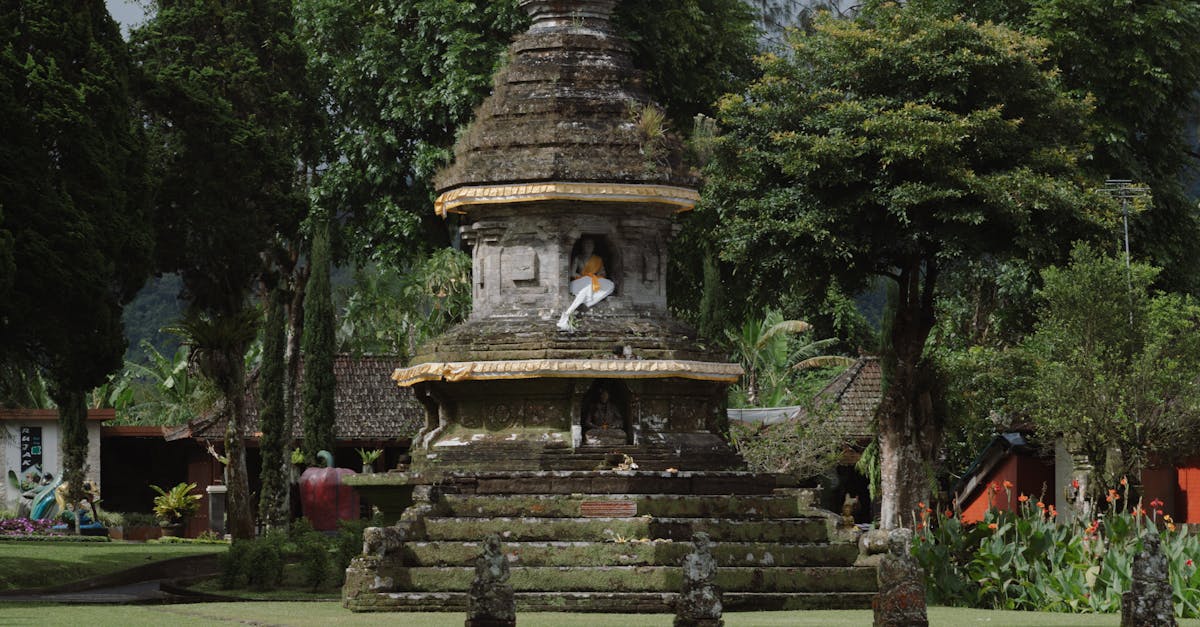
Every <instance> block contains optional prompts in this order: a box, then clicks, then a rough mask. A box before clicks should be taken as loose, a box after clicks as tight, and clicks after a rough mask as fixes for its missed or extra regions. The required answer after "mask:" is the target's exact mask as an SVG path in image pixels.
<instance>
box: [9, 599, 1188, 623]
mask: <svg viewBox="0 0 1200 627" xmlns="http://www.w3.org/2000/svg"><path fill="white" fill-rule="evenodd" d="M464 618H465V615H463V614H384V615H380V614H353V613H351V612H348V611H346V610H344V609H342V608H341V606H340V605H338V604H337V603H259V602H253V603H200V604H194V605H132V606H119V607H114V606H64V605H39V604H8V605H5V604H3V603H0V625H46V624H52V625H68V624H70V625H82V624H86V625H89V627H90V626H92V625H98V626H104V625H112V626H115V627H140V626H143V625H146V626H149V625H155V626H157V625H166V624H187V625H189V626H191V625H228V624H230V623H231V622H241V623H243V624H269V625H288V626H294V627H305V626H310V625H311V626H313V627H316V626H318V625H335V624H336V625H379V624H381V623H390V624H398V625H401V624H402V625H405V626H425V625H428V626H431V627H441V626H445V627H451V626H453V627H461V625H462V624H463V619H464ZM929 619H930V624H931V625H934V626H935V627H936V626H939V625H943V626H946V627H967V626H969V625H988V626H990V627H1004V626H1008V625H1014V626H1019V627H1057V626H1060V625H1061V626H1076V625H1078V626H1082V627H1088V626H1093V625H1096V626H1100V625H1109V626H1111V625H1118V624H1120V622H1121V620H1120V617H1119V616H1117V615H1115V614H1107V615H1081V614H1045V613H1038V612H994V611H986V610H964V609H958V608H945V607H935V608H931V609H930V611H929ZM671 622H672V617H671V616H669V615H665V614H649V615H631V614H519V615H518V616H517V624H519V625H524V626H528V627H535V626H544V627H558V626H562V627H591V626H597V627H602V626H606V625H609V626H612V627H651V626H666V625H670V624H671ZM725 624H726V625H729V626H730V627H775V626H779V627H783V626H784V625H787V626H793V625H796V626H801V627H803V626H805V625H811V626H814V627H815V626H821V627H838V626H842V625H845V626H854V627H861V626H863V625H870V624H871V612H870V611H868V610H854V611H810V612H755V613H736V614H726V615H725ZM1180 625H1181V626H1184V627H1200V620H1186V621H1181V622H1180Z"/></svg>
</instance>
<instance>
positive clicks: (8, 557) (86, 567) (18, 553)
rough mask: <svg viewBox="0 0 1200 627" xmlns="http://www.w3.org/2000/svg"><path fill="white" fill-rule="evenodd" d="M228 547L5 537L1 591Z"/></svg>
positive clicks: (1, 554) (0, 559)
mask: <svg viewBox="0 0 1200 627" xmlns="http://www.w3.org/2000/svg"><path fill="white" fill-rule="evenodd" d="M228 548H229V547H228V546H227V545H224V544H145V543H141V542H80V543H69V542H9V541H4V542H0V591H2V590H21V589H26V588H46V587H51V586H57V585H61V584H65V583H70V582H72V581H79V580H81V579H88V578H90V577H96V576H99V575H105V574H108V573H112V572H116V571H119V570H124V569H126V568H133V567H134V566H141V565H142V564H149V563H151V562H154V561H159V560H166V559H172V558H176V557H184V556H187V555H202V554H206V553H220V552H223V551H226V550H227V549H228ZM0 624H4V623H3V621H0Z"/></svg>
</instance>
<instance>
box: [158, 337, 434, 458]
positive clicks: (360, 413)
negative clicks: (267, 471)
mask: <svg viewBox="0 0 1200 627" xmlns="http://www.w3.org/2000/svg"><path fill="white" fill-rule="evenodd" d="M399 363H400V360H399V359H398V358H396V357H351V356H349V355H338V356H337V357H336V358H335V359H334V362H333V372H334V376H335V377H336V379H337V389H336V391H335V393H334V408H335V412H336V421H335V423H334V432H335V433H336V434H337V439H338V440H400V439H404V438H408V437H411V436H412V435H413V434H414V433H416V431H417V429H418V428H419V427H420V426H421V424H422V423H423V422H424V420H425V410H424V408H423V407H421V404H420V403H418V402H417V400H416V399H415V398H413V395H412V391H411V390H408V389H405V388H400V387H397V386H396V384H395V383H394V382H393V381H392V380H391V378H390V377H391V374H392V371H394V370H395V368H396V366H397V364H399ZM256 381H257V377H256V376H252V377H251V380H250V385H248V386H247V387H248V388H249V389H250V390H251V391H250V393H248V394H247V395H246V431H245V432H246V435H247V437H252V438H257V437H258V436H259V434H260V433H261V431H262V430H261V429H260V428H259V425H258V398H257V394H256V393H254V390H256V388H257V385H255V382H256ZM303 381H304V365H303V363H301V366H300V381H299V383H298V384H297V386H296V389H297V391H299V390H300V389H302V386H303ZM296 396H297V398H296V399H295V414H294V415H295V416H296V417H297V419H296V421H295V423H294V424H293V425H292V436H293V437H294V438H295V439H300V438H302V437H303V431H302V426H301V422H300V420H299V415H300V398H299V396H300V394H299V393H297V395H296ZM226 422H227V414H226V413H225V412H224V411H218V412H216V413H214V414H211V415H209V416H205V417H203V418H199V419H197V420H193V421H192V422H190V423H188V424H187V425H184V426H183V427H180V428H178V429H175V430H171V431H168V433H167V434H166V439H167V440H178V439H182V438H187V437H192V438H197V439H204V440H219V439H222V438H224V437H225V425H226Z"/></svg>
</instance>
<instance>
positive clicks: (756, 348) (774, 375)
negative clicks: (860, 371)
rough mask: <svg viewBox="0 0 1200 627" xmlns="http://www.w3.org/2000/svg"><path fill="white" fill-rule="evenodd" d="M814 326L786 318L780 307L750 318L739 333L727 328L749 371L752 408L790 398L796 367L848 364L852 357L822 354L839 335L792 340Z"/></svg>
mask: <svg viewBox="0 0 1200 627" xmlns="http://www.w3.org/2000/svg"><path fill="white" fill-rule="evenodd" d="M811 329H812V325H810V324H809V323H807V322H805V321H803V320H785V319H784V318H783V314H782V313H780V312H779V311H778V310H775V309H769V310H767V312H766V313H765V314H764V315H763V317H762V318H761V319H758V320H748V321H746V322H745V323H744V324H743V325H742V328H741V330H740V332H738V333H734V332H732V331H726V332H725V336H726V338H727V339H728V340H729V343H730V346H731V347H732V348H733V352H734V358H735V359H736V360H737V361H738V363H740V364H741V365H742V369H743V370H745V371H746V374H745V379H744V384H742V385H741V389H742V390H744V392H745V396H746V405H748V406H750V407H774V406H777V405H780V404H783V403H784V402H785V401H786V400H788V396H789V394H790V391H789V390H788V383H789V382H790V374H791V371H792V370H801V369H806V368H819V367H827V366H848V365H850V364H852V363H854V360H853V359H851V358H849V357H840V356H837V355H824V354H822V353H823V351H825V349H827V348H829V347H830V346H832V345H833V344H835V343H836V342H837V339H836V338H828V339H823V340H814V341H810V342H806V343H803V344H797V343H796V342H794V341H792V336H796V335H802V334H804V333H807V332H808V331H810V330H811Z"/></svg>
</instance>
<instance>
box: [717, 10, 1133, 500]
mask: <svg viewBox="0 0 1200 627" xmlns="http://www.w3.org/2000/svg"><path fill="white" fill-rule="evenodd" d="M761 67H762V71H763V77H762V78H761V79H759V80H757V81H755V82H754V83H753V84H751V86H750V87H749V89H748V90H747V91H746V92H745V93H744V94H738V95H729V96H726V97H725V98H724V99H722V101H721V103H720V105H719V117H718V121H719V123H720V124H721V126H722V129H723V134H722V135H721V136H720V137H719V138H718V139H717V140H716V142H715V149H714V160H713V162H712V163H710V165H709V167H708V168H707V174H708V183H707V185H706V187H705V199H704V200H703V202H702V204H701V207H700V209H699V211H700V212H701V213H702V214H704V213H708V214H711V215H710V217H709V218H707V220H708V222H709V223H710V224H711V225H713V231H712V233H711V235H712V237H713V238H714V240H715V241H717V242H718V243H719V246H720V249H721V256H722V258H723V259H724V260H725V261H726V262H728V263H731V264H733V265H735V266H736V275H737V276H739V277H740V279H741V281H740V283H739V284H738V288H739V293H738V294H732V293H731V294H729V297H730V299H731V300H733V301H735V302H737V301H739V300H741V299H744V300H747V301H750V302H754V303H761V302H770V301H772V300H773V299H776V298H778V296H777V295H776V294H777V293H778V292H779V291H780V290H784V291H795V292H799V293H801V294H806V295H808V296H809V297H810V298H811V297H813V296H815V295H820V294H824V293H826V291H827V290H828V289H829V287H830V285H831V284H833V283H834V282H836V283H837V285H838V287H839V289H840V290H844V291H847V292H850V293H854V292H857V291H859V290H861V289H862V288H864V287H866V286H867V285H870V284H871V282H872V281H874V280H875V279H876V278H877V277H886V278H888V279H890V282H892V283H893V284H894V287H895V288H896V299H895V313H894V315H893V316H892V319H891V320H890V321H886V324H885V328H887V329H888V331H887V332H886V337H885V338H884V342H885V343H886V348H887V351H885V353H884V357H885V359H884V364H885V374H886V376H887V380H888V387H887V392H886V395H885V398H884V401H883V403H882V404H881V407H880V409H879V411H878V415H877V419H878V420H877V423H878V424H877V428H878V431H879V433H880V435H881V437H882V438H884V439H885V440H886V441H887V442H889V443H891V444H889V446H887V447H882V448H881V451H880V452H881V455H882V456H884V457H885V459H884V464H883V467H884V468H892V469H895V472H894V473H893V475H894V476H893V475H888V476H885V477H884V485H883V490H884V494H883V496H884V514H885V515H884V518H885V522H889V519H890V518H891V517H894V516H895V515H896V514H897V513H898V512H899V511H901V510H904V509H908V508H911V507H912V505H913V504H915V502H916V501H917V500H919V499H920V498H921V492H922V491H923V490H925V489H927V488H924V487H918V486H923V485H924V484H923V483H922V482H919V481H908V480H907V479H906V478H911V477H913V476H915V473H916V472H918V470H919V469H917V468H912V467H910V466H912V465H913V464H915V463H923V464H925V465H926V466H930V467H931V466H932V464H933V461H934V458H935V455H936V448H937V442H938V441H939V440H940V435H941V430H942V427H943V424H944V416H943V415H942V414H941V413H940V412H938V411H928V410H929V408H934V409H936V405H934V404H932V403H928V404H927V403H923V402H918V399H921V398H925V397H926V396H927V395H928V394H931V392H932V390H933V389H934V388H935V387H936V376H935V375H936V371H935V370H934V369H933V368H932V363H931V362H930V361H929V360H927V359H926V355H925V348H926V347H925V345H926V341H927V339H928V337H929V334H930V332H931V330H932V328H933V323H934V320H935V310H934V303H935V299H936V297H937V295H938V288H939V285H940V281H941V278H942V276H943V273H945V272H948V271H953V270H954V267H955V266H954V265H953V262H954V261H956V260H971V259H982V258H989V257H990V258H995V259H1000V260H1005V259H1011V258H1027V259H1033V260H1035V261H1036V260H1052V259H1055V258H1056V257H1057V256H1058V255H1059V254H1061V253H1060V247H1061V246H1062V245H1063V243H1065V242H1066V241H1070V240H1071V239H1074V238H1075V237H1077V236H1078V235H1079V234H1081V233H1084V232H1087V231H1089V230H1090V229H1092V228H1094V222H1093V220H1092V218H1093V217H1095V216H1096V211H1095V208H1096V207H1102V208H1111V204H1105V203H1104V202H1103V201H1102V200H1100V199H1097V198H1093V197H1091V196H1090V195H1089V193H1088V192H1087V191H1086V190H1087V189H1088V187H1090V186H1091V185H1089V184H1088V183H1087V182H1086V181H1085V180H1084V178H1083V175H1082V170H1081V169H1080V166H1079V162H1080V161H1081V160H1082V159H1084V158H1086V155H1087V148H1088V147H1087V145H1086V142H1085V137H1086V130H1087V129H1086V127H1085V120H1086V117H1087V115H1088V112H1089V109H1088V107H1087V106H1086V104H1084V103H1082V102H1080V101H1078V100H1077V99H1073V98H1071V97H1069V96H1068V94H1067V93H1066V92H1065V90H1064V89H1063V88H1062V86H1061V85H1060V84H1059V83H1058V81H1057V79H1056V77H1055V73H1054V71H1053V68H1051V67H1048V66H1047V65H1046V64H1045V63H1044V49H1043V44H1042V43H1041V42H1040V41H1038V40H1035V39H1032V38H1029V37H1026V36H1023V35H1021V34H1020V33H1018V32H1016V31H1013V30H1011V29H1008V28H1005V27H1003V26H999V25H995V24H990V23H985V24H976V23H974V22H971V21H968V20H965V19H959V18H954V19H946V18H941V17H938V16H936V15H934V14H931V13H930V12H927V11H922V10H918V9H916V8H911V7H900V6H897V5H894V4H890V3H889V4H880V5H878V6H870V7H868V9H866V10H864V11H863V13H862V14H861V15H860V17H859V18H857V19H855V20H852V21H851V20H835V19H832V18H830V17H822V18H818V19H817V20H816V21H815V22H814V24H813V28H812V30H811V31H808V32H800V31H797V32H794V33H793V35H792V38H791V39H790V41H789V50H788V51H786V53H784V54H780V55H778V56H773V55H766V56H764V57H763V58H762V61H761ZM727 287H728V284H727ZM893 364H894V365H895V367H892V366H893ZM901 449H903V450H906V451H911V452H914V453H915V455H917V456H919V457H920V458H921V459H915V458H914V459H908V460H906V462H905V463H904V464H903V468H902V465H901V464H898V463H897V464H889V463H888V459H887V458H886V457H887V456H888V455H895V454H899V453H898V452H897V451H899V450H901ZM889 486H892V487H894V488H895V489H896V490H899V492H890V491H889V490H890V488H889Z"/></svg>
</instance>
